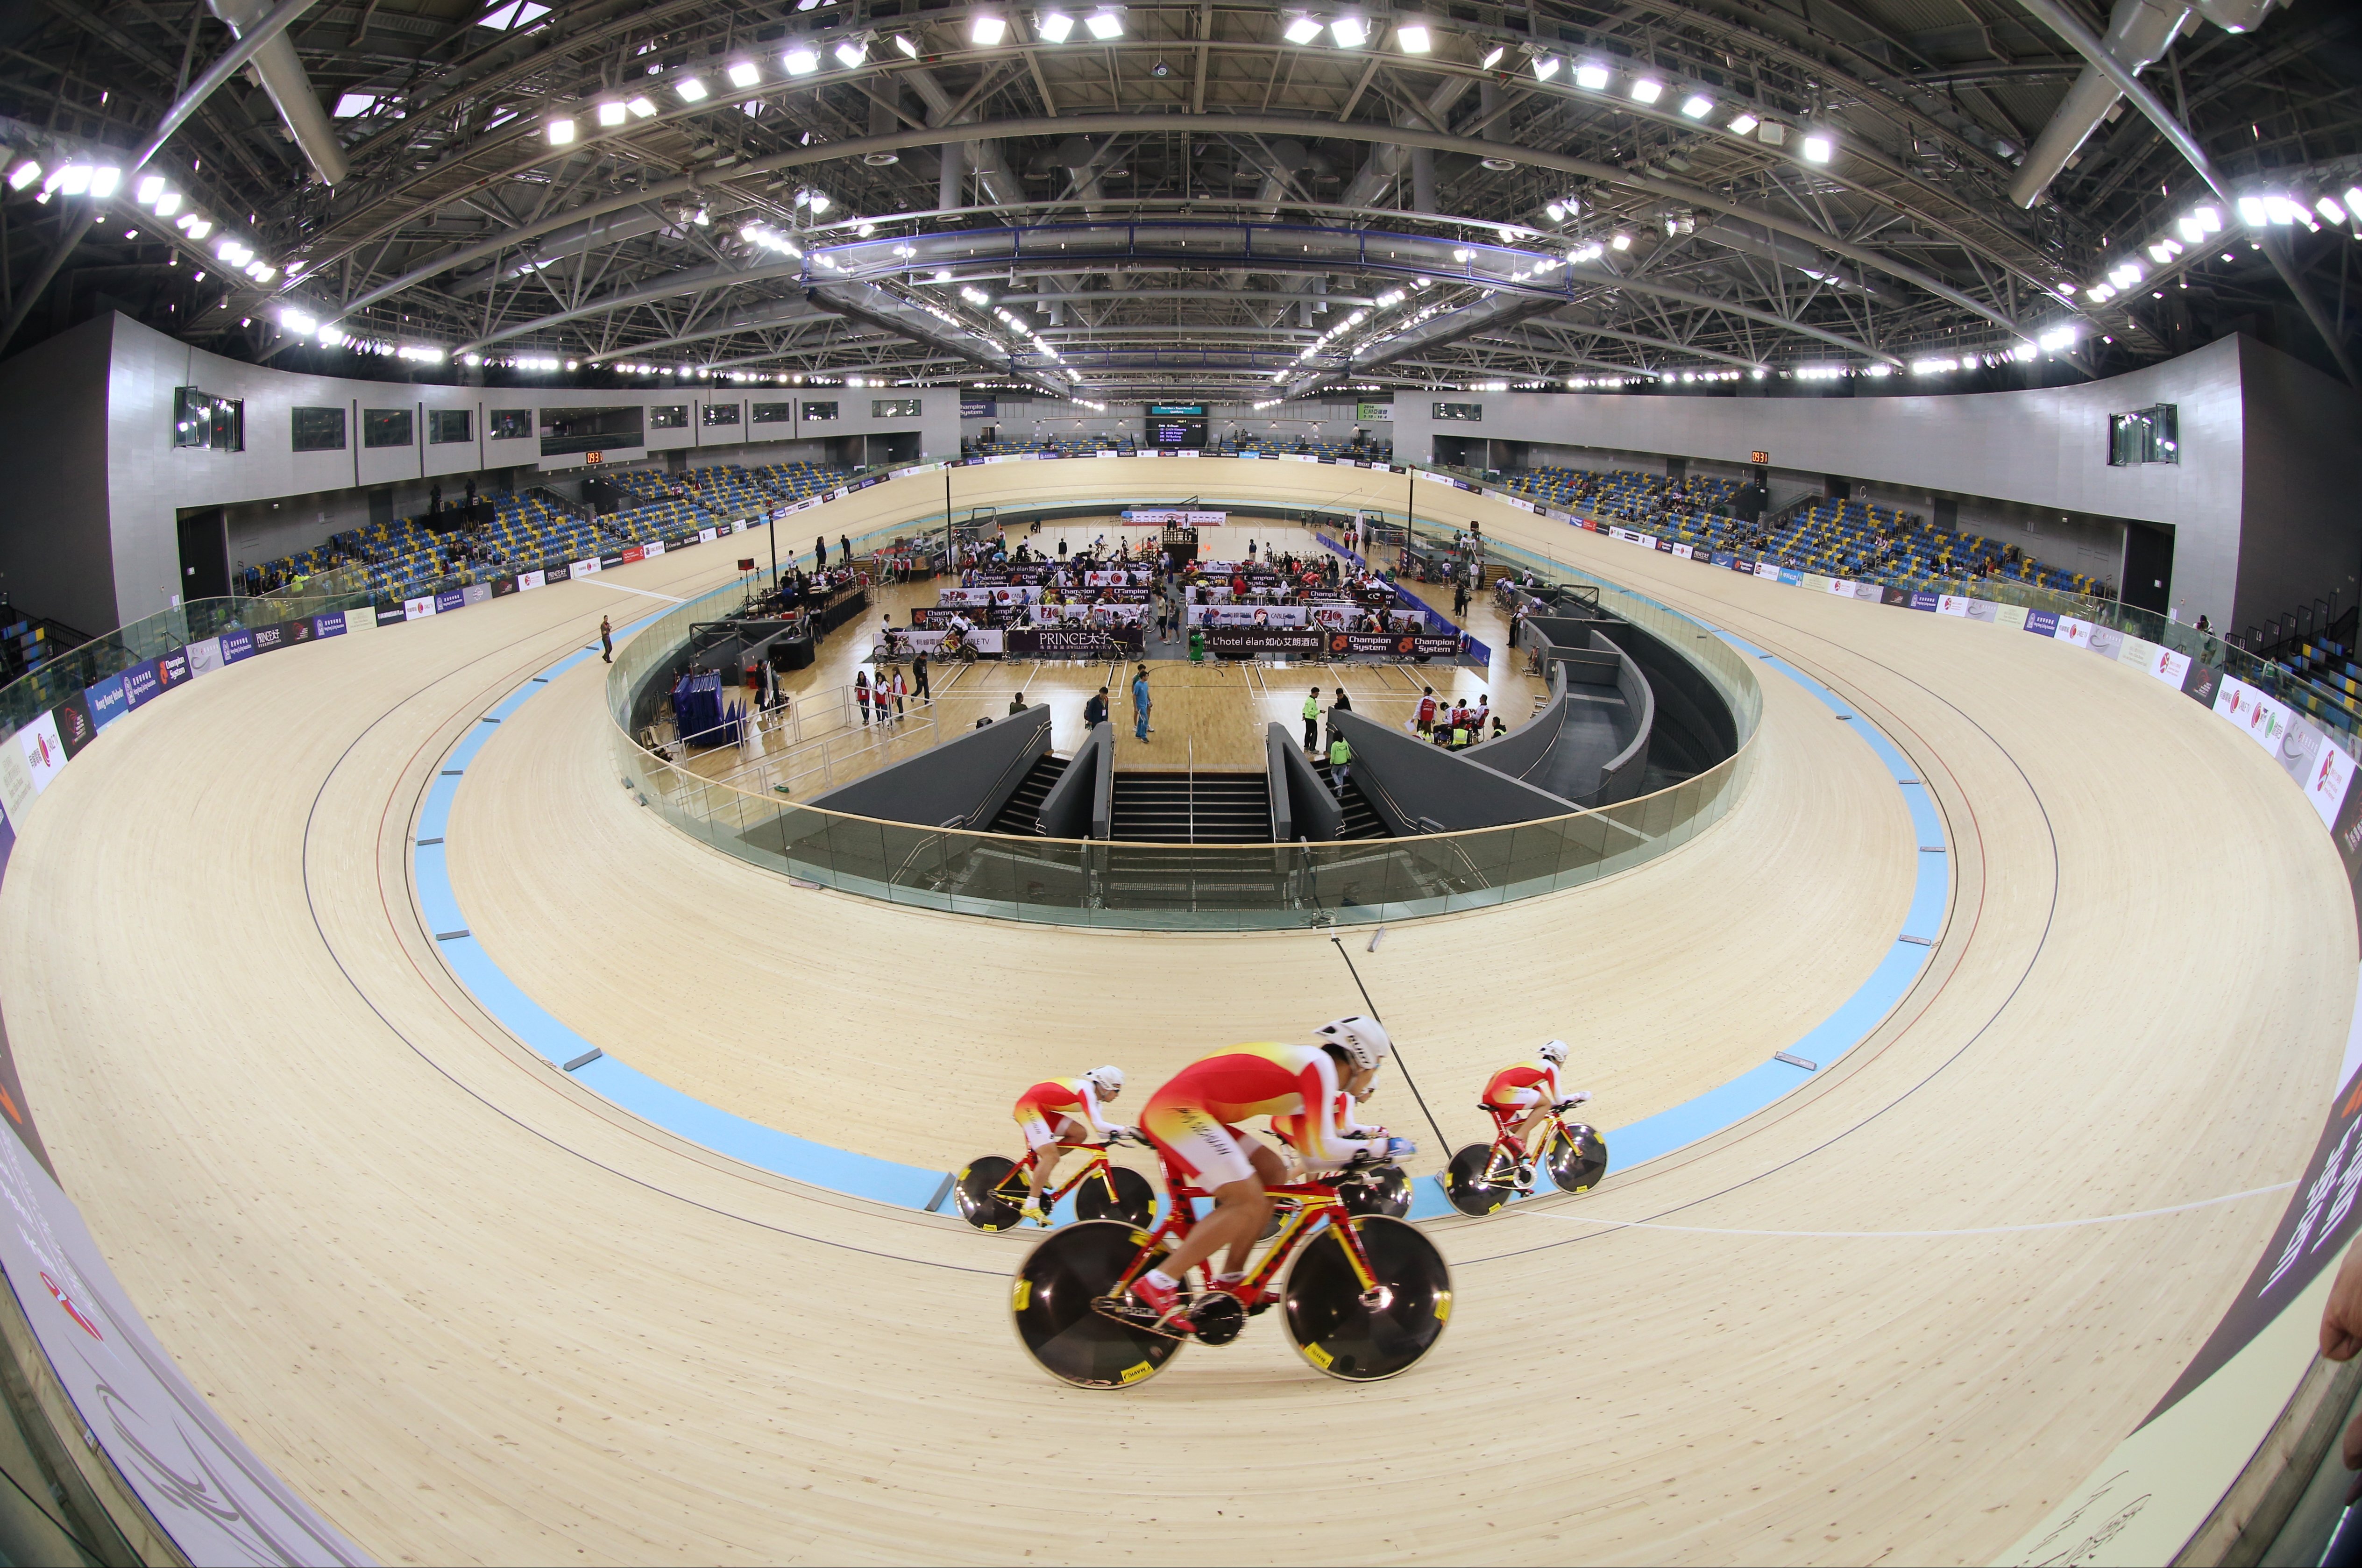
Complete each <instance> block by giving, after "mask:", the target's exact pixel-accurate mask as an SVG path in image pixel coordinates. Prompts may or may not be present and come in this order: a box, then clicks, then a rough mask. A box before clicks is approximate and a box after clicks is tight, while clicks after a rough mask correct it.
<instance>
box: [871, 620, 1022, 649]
mask: <svg viewBox="0 0 2362 1568" xmlns="http://www.w3.org/2000/svg"><path fill="white" fill-rule="evenodd" d="M949 635H951V634H950V633H948V632H937V631H933V630H930V629H929V628H927V627H924V626H914V627H912V628H911V630H910V631H907V632H897V633H896V634H895V636H896V637H897V638H898V639H899V640H900V641H902V642H905V643H908V644H909V645H910V646H912V647H914V648H916V649H918V650H919V651H920V652H921V653H929V654H931V653H933V652H934V651H935V650H936V649H938V648H940V647H942V646H944V638H945V637H947V636H949ZM1007 635H1008V634H1006V633H1005V632H1002V631H1000V630H999V628H998V627H991V626H978V627H977V628H975V629H974V630H972V631H970V632H969V633H968V635H967V639H966V640H967V645H968V646H970V647H972V648H974V649H975V650H976V651H977V652H978V653H980V654H997V653H999V652H1000V651H1001V650H1002V647H1003V646H1005V645H1004V641H1003V639H1004V638H1005V637H1006V636H1007Z"/></svg>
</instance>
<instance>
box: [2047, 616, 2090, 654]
mask: <svg viewBox="0 0 2362 1568" xmlns="http://www.w3.org/2000/svg"><path fill="white" fill-rule="evenodd" d="M2051 635H2053V636H2055V637H2057V638H2058V640H2059V641H2060V642H2062V643H2065V644H2066V645H2067V646H2069V647H2070V648H2088V647H2090V646H2092V623H2091V622H2089V621H2079V620H2077V619H2076V618H2075V617H2074V616H2072V615H2061V616H2059V617H2058V630H2057V631H2055V632H2053V633H2052V634H2051Z"/></svg>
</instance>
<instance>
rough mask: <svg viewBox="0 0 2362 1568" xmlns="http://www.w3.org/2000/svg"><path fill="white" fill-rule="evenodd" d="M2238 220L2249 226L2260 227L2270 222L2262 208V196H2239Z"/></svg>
mask: <svg viewBox="0 0 2362 1568" xmlns="http://www.w3.org/2000/svg"><path fill="white" fill-rule="evenodd" d="M2239 221H2240V222H2241V223H2243V224H2246V226H2248V227H2249V228H2261V227H2263V226H2264V225H2266V224H2268V223H2269V222H2271V221H2272V220H2271V218H2270V216H2269V215H2268V214H2267V213H2266V212H2265V210H2264V203H2263V198H2261V197H2259V196H2242V197H2240V198H2239Z"/></svg>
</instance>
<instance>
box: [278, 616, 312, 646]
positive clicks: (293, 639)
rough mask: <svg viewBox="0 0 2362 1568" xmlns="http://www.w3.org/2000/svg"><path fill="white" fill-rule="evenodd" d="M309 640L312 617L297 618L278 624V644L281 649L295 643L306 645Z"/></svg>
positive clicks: (310, 637) (310, 638)
mask: <svg viewBox="0 0 2362 1568" xmlns="http://www.w3.org/2000/svg"><path fill="white" fill-rule="evenodd" d="M311 640H312V617H310V616H309V615H303V616H298V617H297V618H296V619H294V620H292V621H281V622H280V623H279V642H280V645H281V646H282V647H284V646H292V645H293V644H296V643H308V642H310V641H311Z"/></svg>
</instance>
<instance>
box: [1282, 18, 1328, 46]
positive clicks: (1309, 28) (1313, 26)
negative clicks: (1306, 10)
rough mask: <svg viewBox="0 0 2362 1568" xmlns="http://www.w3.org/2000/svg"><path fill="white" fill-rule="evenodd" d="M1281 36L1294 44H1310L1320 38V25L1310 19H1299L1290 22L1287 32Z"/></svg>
mask: <svg viewBox="0 0 2362 1568" xmlns="http://www.w3.org/2000/svg"><path fill="white" fill-rule="evenodd" d="M1280 36H1281V37H1283V38H1285V39H1287V41H1288V42H1289V43H1292V44H1308V43H1310V42H1311V41H1312V40H1313V39H1317V38H1319V36H1320V24H1319V22H1317V21H1315V20H1313V19H1312V18H1311V17H1295V18H1293V19H1291V20H1290V21H1289V22H1288V24H1287V29H1286V32H1284V33H1282V34H1281V35H1280Z"/></svg>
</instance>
